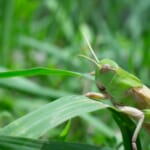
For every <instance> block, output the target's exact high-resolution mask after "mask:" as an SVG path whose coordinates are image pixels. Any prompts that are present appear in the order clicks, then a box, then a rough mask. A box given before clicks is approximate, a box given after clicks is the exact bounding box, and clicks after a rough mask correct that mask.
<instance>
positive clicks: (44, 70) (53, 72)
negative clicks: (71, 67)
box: [0, 67, 82, 78]
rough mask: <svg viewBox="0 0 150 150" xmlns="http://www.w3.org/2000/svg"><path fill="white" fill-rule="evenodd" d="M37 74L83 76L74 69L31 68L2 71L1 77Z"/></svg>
mask: <svg viewBox="0 0 150 150" xmlns="http://www.w3.org/2000/svg"><path fill="white" fill-rule="evenodd" d="M37 75H61V76H79V77H80V76H82V74H80V73H78V72H73V71H67V70H59V69H49V68H42V67H41V68H31V69H24V70H16V71H6V72H0V78H10V77H18V76H37Z"/></svg>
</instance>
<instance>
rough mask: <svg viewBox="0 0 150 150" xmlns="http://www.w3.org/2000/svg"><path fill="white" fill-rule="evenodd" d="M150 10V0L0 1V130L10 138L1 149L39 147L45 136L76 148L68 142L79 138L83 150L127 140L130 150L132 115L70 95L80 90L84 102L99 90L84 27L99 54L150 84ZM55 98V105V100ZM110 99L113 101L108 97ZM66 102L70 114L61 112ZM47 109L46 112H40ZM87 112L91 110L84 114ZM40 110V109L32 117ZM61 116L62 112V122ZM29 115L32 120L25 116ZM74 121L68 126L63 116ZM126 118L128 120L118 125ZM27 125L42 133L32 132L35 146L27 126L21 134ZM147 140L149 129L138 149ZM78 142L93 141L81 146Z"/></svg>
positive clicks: (107, 147) (103, 148) (1, 142)
mask: <svg viewBox="0 0 150 150" xmlns="http://www.w3.org/2000/svg"><path fill="white" fill-rule="evenodd" d="M149 9H150V1H149V0H143V1H140V0H133V1H130V0H123V1H119V0H114V1H106V0H93V1H91V0H82V1H81V0H77V1H69V0H64V1H60V0H39V1H35V0H22V1H17V0H1V1H0V56H1V58H0V129H1V133H3V136H4V137H3V136H2V137H0V149H7V150H8V149H10V150H11V149H13V148H14V150H17V149H24V150H30V149H31V150H32V149H35V150H36V149H40V148H41V143H42V141H41V140H44V142H45V140H46V143H48V145H49V140H56V141H57V142H58V141H60V144H62V143H63V142H64V143H63V144H64V147H65V146H70V144H69V145H66V144H67V143H70V142H71V143H72V142H73V143H74V142H78V144H79V145H78V144H77V145H75V147H76V146H77V147H78V146H79V149H83V150H84V149H85V147H86V149H87V147H89V150H96V149H101V150H111V149H118V150H119V149H121V148H122V147H123V144H122V141H123V142H124V146H125V150H130V149H131V143H130V142H129V141H130V140H131V133H132V132H133V129H134V123H133V122H132V121H131V120H130V119H129V118H128V117H127V116H124V115H123V114H121V113H120V112H118V110H116V109H114V108H113V109H111V110H110V109H108V108H105V109H101V110H100V111H98V110H97V109H96V108H97V107H98V106H95V104H98V105H99V104H103V103H108V101H102V103H101V102H94V101H92V100H91V101H90V100H89V99H88V100H87V99H86V100H87V101H88V102H89V103H90V102H91V103H92V104H93V105H92V104H91V107H92V106H94V107H95V110H97V111H94V109H92V110H91V109H90V108H89V107H88V108H87V110H86V108H85V109H83V108H82V107H81V106H80V110H78V109H77V106H76V105H73V103H74V102H75V99H76V98H75V99H74V98H73V99H71V98H70V99H69V96H72V95H78V98H79V99H78V98H77V99H78V100H79V101H82V100H83V99H82V97H83V95H84V93H86V92H89V91H98V89H97V87H96V84H95V81H94V77H91V75H90V74H89V73H90V72H92V71H93V70H95V66H94V65H93V64H92V63H91V62H89V61H87V60H85V59H83V58H81V57H78V56H79V55H80V54H82V55H86V56H88V57H91V54H90V52H89V50H88V47H87V44H86V43H85V40H84V39H83V36H82V34H81V32H82V31H85V32H86V33H87V36H88V38H89V40H90V43H91V44H92V47H93V49H94V50H95V53H96V55H97V57H98V58H99V59H102V58H111V59H114V60H115V61H116V62H117V63H118V64H119V65H121V66H122V67H123V68H125V69H126V70H127V71H129V72H131V73H133V74H136V76H137V77H139V78H140V79H141V80H142V81H143V83H145V84H146V85H148V86H150V81H149V76H150V67H149V64H150V51H149V47H150V44H149V39H150V29H149V25H150V19H149V18H150V15H149ZM60 100H62V101H60ZM66 101H67V103H68V105H69V104H70V105H69V106H68V105H67V104H66ZM57 103H58V105H56V106H55V107H54V108H53V109H52V108H51V107H52V106H51V104H52V105H53V104H57ZM81 105H82V102H81ZM83 105H86V104H84V103H83ZM107 105H109V107H110V104H109V103H108V104H107ZM63 106H64V107H65V109H66V113H65V112H64V113H61V110H59V108H61V109H62V107H63ZM49 107H50V108H51V109H48V110H47V111H46V110H45V108H49ZM78 107H79V106H78ZM56 109H57V111H56ZM65 109H64V111H65ZM44 110H45V112H47V114H46V115H44V113H43V116H42V114H40V113H38V111H39V112H40V111H43V112H44ZM93 111H94V112H93ZM56 112H57V113H56ZM83 112H91V113H90V114H85V115H83V114H82V113H83ZM107 112H109V113H107ZM34 113H35V114H36V113H37V114H36V115H35V116H32V115H33V114H34ZM71 113H72V114H71ZM56 114H57V115H58V114H59V115H60V120H59V119H58V118H57V117H58V116H55V115H56ZM112 114H113V115H112ZM30 115H31V117H29V118H28V116H30ZM40 115H41V116H40ZM61 115H62V116H61ZM63 115H64V118H63ZM75 116H79V117H75ZM26 117H27V119H29V122H28V121H26V120H24V118H26ZM51 117H52V118H53V119H54V118H55V120H54V121H56V122H53V123H54V124H53V125H51V124H50V125H49V123H50V120H51ZM67 117H68V118H67ZM72 117H75V118H72ZM126 117H127V120H126ZM42 119H43V122H42ZM61 119H62V120H61ZM70 119H71V123H70V124H69V127H67V122H65V121H67V120H70ZM120 119H122V120H121V122H127V124H119V122H120ZM19 120H22V121H19ZM18 121H19V122H20V124H18ZM16 122H17V123H16ZM117 124H118V125H119V126H117ZM36 125H37V127H36ZM56 125H57V126H56ZM7 127H11V128H12V130H13V131H14V132H15V131H16V130H17V129H14V128H18V132H17V133H16V134H15V133H14V134H12V135H13V136H12V137H9V136H10V135H9V134H8V133H11V132H9V131H8V130H7V129H8V128H7ZM23 127H25V128H28V127H32V128H31V129H32V131H33V133H36V132H39V133H38V134H36V136H34V134H33V136H32V138H33V139H35V138H36V142H35V143H37V145H36V144H35V145H32V143H33V139H28V137H30V136H25V135H29V132H25V133H24V134H21V133H22V132H23V131H22V128H23ZM42 127H43V128H42ZM39 128H42V129H39ZM50 128H51V130H49V129H50ZM66 128H67V131H65V134H64V135H63V136H61V133H62V132H63V131H64V130H65V129H66ZM4 131H5V132H4ZM6 131H7V134H6ZM32 131H30V133H31V134H32ZM114 132H115V133H117V134H114ZM130 132H131V133H130ZM41 133H42V134H41ZM121 134H122V135H123V136H122V137H123V140H122V139H121ZM113 135H114V136H113ZM15 136H21V137H23V139H22V138H18V137H17V138H16V137H15ZM37 137H40V138H37ZM2 139H4V140H2ZM148 139H149V135H148V133H147V131H146V132H145V129H144V128H143V129H142V131H141V134H140V138H139V141H138V147H139V149H142V148H144V149H150V145H149V140H148ZM19 143H21V145H22V143H24V145H25V147H24V148H22V147H21V148H20V147H19V146H20V144H19ZM80 143H84V144H90V145H93V146H94V147H90V146H89V145H87V146H85V147H84V145H83V147H82V145H80ZM140 143H142V148H141V144H140ZM52 145H53V143H52ZM56 145H57V143H54V146H56ZM58 145H59V144H58ZM128 145H130V146H129V148H128ZM11 146H12V147H13V148H12V147H11ZM32 146H33V147H32ZM34 146H35V147H36V148H35V147H34ZM50 146H51V145H50ZM71 146H74V145H71ZM80 146H81V147H80ZM95 146H96V147H95ZM97 146H98V148H97ZM119 146H120V147H119ZM58 147H59V146H58ZM48 148H49V147H48ZM48 148H47V147H44V148H43V150H45V149H48ZM53 149H54V147H53ZM66 149H67V148H66ZM68 149H73V148H72V147H71V148H70V147H69V148H68ZM76 149H77V148H76ZM139 149H138V150H139Z"/></svg>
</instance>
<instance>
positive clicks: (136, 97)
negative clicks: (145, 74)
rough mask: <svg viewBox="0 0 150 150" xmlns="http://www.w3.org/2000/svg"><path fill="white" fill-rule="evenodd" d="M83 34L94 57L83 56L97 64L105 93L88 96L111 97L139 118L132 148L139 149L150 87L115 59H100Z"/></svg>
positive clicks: (149, 103) (99, 82)
mask: <svg viewBox="0 0 150 150" xmlns="http://www.w3.org/2000/svg"><path fill="white" fill-rule="evenodd" d="M83 35H84V38H85V40H86V43H87V44H88V47H89V49H90V51H91V54H92V55H93V57H94V59H92V58H89V57H87V56H83V55H82V56H83V57H85V58H87V59H89V60H90V61H92V62H93V63H94V64H95V65H96V71H95V82H96V85H97V87H98V89H99V90H100V92H101V93H102V94H103V95H102V94H99V93H92V92H91V93H87V94H86V96H88V97H90V98H95V97H96V98H100V99H102V98H104V97H106V98H109V99H111V100H112V101H113V103H114V105H115V106H116V107H117V108H118V109H119V110H120V111H121V112H123V113H125V114H127V115H129V116H131V117H134V118H136V119H137V120H138V123H137V126H136V128H135V131H134V133H133V136H132V141H131V142H132V149H133V150H137V146H136V140H137V137H138V134H139V132H140V129H141V127H142V124H143V122H144V112H143V109H145V108H150V89H149V88H148V87H147V86H145V85H144V84H143V83H142V81H141V80H140V79H138V78H137V77H136V76H134V75H133V74H131V73H129V72H127V71H125V70H124V69H122V68H121V67H120V66H119V65H118V64H117V63H116V62H115V61H113V60H111V59H102V60H100V61H99V60H98V58H97V56H96V54H95V53H94V51H93V49H92V47H91V45H90V43H89V41H88V39H87V37H86V36H85V34H83ZM133 103H134V104H133Z"/></svg>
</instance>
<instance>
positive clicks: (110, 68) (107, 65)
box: [100, 64, 115, 72]
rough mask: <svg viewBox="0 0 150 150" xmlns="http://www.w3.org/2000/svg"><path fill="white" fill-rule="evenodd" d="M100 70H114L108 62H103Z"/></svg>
mask: <svg viewBox="0 0 150 150" xmlns="http://www.w3.org/2000/svg"><path fill="white" fill-rule="evenodd" d="M100 71H102V72H108V71H115V69H114V68H113V67H112V66H110V65H109V64H104V65H103V66H102V67H101V69H100Z"/></svg>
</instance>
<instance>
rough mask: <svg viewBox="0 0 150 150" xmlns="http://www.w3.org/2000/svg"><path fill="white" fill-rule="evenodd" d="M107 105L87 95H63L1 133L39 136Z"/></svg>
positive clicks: (30, 136)
mask: <svg viewBox="0 0 150 150" xmlns="http://www.w3.org/2000/svg"><path fill="white" fill-rule="evenodd" d="M107 107H109V106H108V105H106V104H103V103H100V102H97V101H94V100H91V99H89V98H87V97H85V96H66V97H62V98H60V99H58V100H56V101H54V102H51V103H49V104H47V105H45V106H43V107H42V108H40V109H38V110H36V111H33V112H31V113H29V114H27V115H25V116H24V117H22V118H20V119H18V120H16V121H14V122H12V123H10V124H9V125H7V126H6V127H4V128H2V129H1V130H0V135H8V136H20V137H28V138H38V137H40V136H42V135H44V134H45V133H46V132H47V131H49V130H51V129H53V128H54V127H56V126H58V125H60V124H61V123H63V122H65V121H66V120H69V119H70V118H73V117H76V116H79V115H82V114H85V113H87V112H92V111H96V110H98V109H104V108H107Z"/></svg>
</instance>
